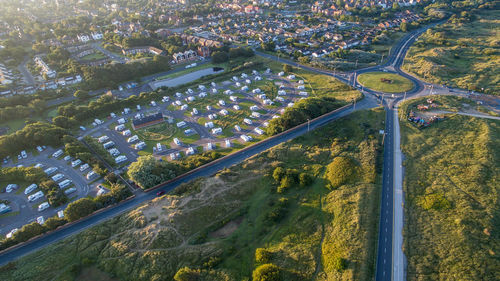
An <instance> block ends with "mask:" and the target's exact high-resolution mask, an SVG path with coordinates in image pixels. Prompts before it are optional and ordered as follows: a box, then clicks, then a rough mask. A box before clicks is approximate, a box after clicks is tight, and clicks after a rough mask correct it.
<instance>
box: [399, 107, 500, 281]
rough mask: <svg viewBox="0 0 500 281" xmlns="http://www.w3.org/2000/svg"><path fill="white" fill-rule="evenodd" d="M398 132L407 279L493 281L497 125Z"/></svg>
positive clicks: (451, 118)
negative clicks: (403, 178) (403, 204)
mask: <svg viewBox="0 0 500 281" xmlns="http://www.w3.org/2000/svg"><path fill="white" fill-rule="evenodd" d="M448 99H449V98H448ZM441 101H442V102H444V101H445V99H443V100H441ZM458 101H460V100H458ZM448 106H451V107H453V106H455V105H448ZM401 130H402V139H401V143H402V148H403V153H404V154H405V157H406V159H405V162H404V165H405V171H406V173H405V182H404V189H405V196H406V199H405V200H406V202H405V214H406V215H405V229H404V236H405V242H404V251H405V254H406V256H407V258H408V274H407V277H408V280H498V276H500V260H499V259H498V255H499V252H500V235H499V233H500V209H499V198H500V197H499V187H500V169H499V163H500V122H498V121H495V120H489V119H479V118H472V117H467V116H461V115H448V117H447V118H446V119H445V120H444V121H441V122H438V123H435V124H433V125H432V126H430V127H428V128H425V129H422V130H419V129H417V128H416V127H414V126H412V125H411V124H410V123H409V122H408V121H401Z"/></svg>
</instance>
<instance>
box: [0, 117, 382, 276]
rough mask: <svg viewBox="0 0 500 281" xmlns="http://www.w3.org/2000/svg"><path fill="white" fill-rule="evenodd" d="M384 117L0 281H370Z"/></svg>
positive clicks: (279, 151) (111, 225) (282, 152)
mask: <svg viewBox="0 0 500 281" xmlns="http://www.w3.org/2000/svg"><path fill="white" fill-rule="evenodd" d="M383 119H384V112H383V110H381V109H375V110H371V111H359V112H356V113H353V114H351V115H349V116H347V117H345V118H343V119H341V120H338V121H336V122H334V123H332V124H330V125H328V126H326V127H323V128H322V129H320V130H316V131H313V132H311V133H310V134H308V135H305V136H303V137H300V138H298V139H295V140H293V141H291V142H288V143H285V144H283V145H280V146H278V147H276V148H274V149H271V150H269V151H266V152H264V153H262V154H260V155H258V156H256V157H253V158H251V159H249V160H247V161H245V162H243V163H242V164H239V165H237V166H234V167H232V168H230V169H227V170H225V171H222V172H220V173H219V174H217V175H216V176H214V177H210V178H204V179H200V180H197V181H195V182H191V183H188V184H185V185H182V186H180V187H178V188H177V189H176V190H175V192H174V194H172V195H167V196H163V197H161V198H157V199H155V200H153V201H152V202H150V203H148V204H145V205H143V206H141V207H139V208H137V209H136V210H134V211H131V212H130V213H127V214H125V215H122V216H120V217H117V218H115V219H112V220H110V221H107V222H105V223H103V224H101V225H99V226H96V227H93V228H91V229H89V230H86V231H84V232H82V233H80V234H78V235H75V236H72V237H69V238H67V239H65V240H64V241H61V242H59V243H56V244H54V245H52V246H49V247H47V248H45V249H43V250H41V251H39V252H37V253H34V254H31V255H29V256H26V257H24V258H22V259H20V260H19V261H16V262H14V263H11V264H9V265H7V266H4V267H3V268H1V269H0V279H1V280H68V279H69V280H71V279H73V278H75V277H79V278H82V275H84V274H86V273H88V272H92V274H93V275H95V276H105V277H106V278H107V277H109V278H115V279H119V280H172V279H175V280H191V279H180V277H181V276H184V278H186V276H188V277H189V276H191V277H193V276H194V277H196V278H199V279H198V280H250V279H251V276H252V274H254V275H255V274H257V273H259V272H260V273H262V271H264V269H265V268H273V269H276V268H277V269H276V270H277V271H278V272H279V273H278V274H279V275H280V276H281V278H282V280H370V279H371V278H372V277H373V275H374V265H375V256H376V255H375V251H376V244H377V243H376V242H377V233H378V231H377V225H378V209H379V191H380V185H381V183H380V181H381V179H380V170H381V163H382V161H381V159H380V158H381V155H382V153H381V137H380V135H379V134H378V131H379V129H382V128H383ZM331 163H333V164H331ZM256 268H258V269H256ZM104 273H106V274H107V275H103V274H104ZM174 276H175V277H174ZM81 280H83V279H81ZM254 280H255V279H254Z"/></svg>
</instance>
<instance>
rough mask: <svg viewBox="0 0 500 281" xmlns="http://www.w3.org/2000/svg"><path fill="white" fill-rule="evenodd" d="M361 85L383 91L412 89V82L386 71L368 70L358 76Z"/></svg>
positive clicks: (400, 91)
mask: <svg viewBox="0 0 500 281" xmlns="http://www.w3.org/2000/svg"><path fill="white" fill-rule="evenodd" d="M358 82H359V83H360V84H361V85H363V87H366V88H369V89H372V90H374V91H378V92H384V93H403V92H407V91H409V90H411V89H413V86H414V85H413V82H411V81H410V80H408V79H406V78H404V77H403V76H400V75H397V74H394V73H386V72H368V73H363V74H360V75H359V76H358Z"/></svg>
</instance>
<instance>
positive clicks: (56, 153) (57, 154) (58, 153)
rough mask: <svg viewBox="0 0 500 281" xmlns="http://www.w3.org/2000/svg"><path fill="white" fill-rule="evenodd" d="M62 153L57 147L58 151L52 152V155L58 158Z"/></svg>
mask: <svg viewBox="0 0 500 281" xmlns="http://www.w3.org/2000/svg"><path fill="white" fill-rule="evenodd" d="M63 153H64V152H63V151H62V149H59V150H58V151H56V152H54V153H52V157H54V158H58V157H59V156H61V155H63Z"/></svg>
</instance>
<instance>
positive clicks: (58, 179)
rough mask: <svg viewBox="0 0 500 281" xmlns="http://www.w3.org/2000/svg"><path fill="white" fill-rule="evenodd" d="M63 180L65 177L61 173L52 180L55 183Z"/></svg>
mask: <svg viewBox="0 0 500 281" xmlns="http://www.w3.org/2000/svg"><path fill="white" fill-rule="evenodd" d="M63 178H64V175H63V174H61V173H59V174H57V175H55V176H53V177H52V180H53V181H55V182H58V181H60V180H62V179H63Z"/></svg>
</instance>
